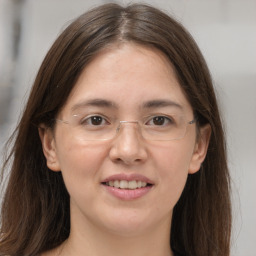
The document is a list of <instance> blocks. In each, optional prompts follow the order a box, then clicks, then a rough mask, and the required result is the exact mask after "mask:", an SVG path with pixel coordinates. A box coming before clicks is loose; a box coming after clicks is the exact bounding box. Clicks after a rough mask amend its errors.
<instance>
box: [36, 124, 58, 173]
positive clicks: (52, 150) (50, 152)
mask: <svg viewBox="0 0 256 256" xmlns="http://www.w3.org/2000/svg"><path fill="white" fill-rule="evenodd" d="M38 132H39V136H40V139H41V143H42V148H43V153H44V156H45V158H46V163H47V166H48V168H49V169H51V170H52V171H56V172H57V171H60V165H59V161H58V157H57V152H56V145H55V140H54V136H53V131H52V130H51V129H50V128H48V127H46V126H44V125H41V126H40V127H39V128H38Z"/></svg>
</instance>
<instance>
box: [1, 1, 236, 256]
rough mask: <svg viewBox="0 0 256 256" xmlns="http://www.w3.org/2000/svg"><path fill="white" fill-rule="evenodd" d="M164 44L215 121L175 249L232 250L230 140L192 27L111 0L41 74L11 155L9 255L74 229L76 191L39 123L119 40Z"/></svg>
mask: <svg viewBox="0 0 256 256" xmlns="http://www.w3.org/2000/svg"><path fill="white" fill-rule="evenodd" d="M120 41H121V42H134V43H137V44H140V45H144V46H149V47H154V48H157V49H159V50H161V51H162V52H163V53H164V54H165V55H166V56H167V57H168V58H169V60H170V62H171V63H172V65H173V66H174V68H175V71H176V75H177V78H178V80H179V82H180V85H181V87H182V89H183V91H184V94H185V95H186V97H187V99H188V100H189V102H190V104H191V106H192V108H193V110H194V113H195V115H196V117H197V120H198V125H199V126H203V125H205V124H206V123H208V124H210V126H211V128H212V136H211V139H210V144H209V149H208V153H207V156H206V159H205V161H204V163H203V164H202V167H201V169H200V171H199V172H198V173H196V174H193V175H189V177H188V180H187V184H186V186H185V189H184V191H183V193H182V195H181V198H180V200H179V201H178V203H177V205H176V206H175V208H174V212H173V220H172V226H171V241H170V245H171V247H172V249H173V250H174V251H175V252H177V253H178V254H181V255H196V256H206V255H207V256H216V255H218V256H228V255H229V251H230V233H231V206H230V184H229V173H228V168H227V160H226V148H225V139H224V135H223V128H222V124H221V120H220V115H219V110H218V106H217V102H216V97H215V94H214V89H213V85H212V80H211V77H210V74H209V71H208V68H207V65H206V63H205V61H204V58H203V57H202V55H201V53H200V50H199V49H198V47H197V45H196V43H195V42H194V40H193V39H192V37H191V36H190V34H189V33H188V32H187V31H186V30H185V29H184V28H183V26H182V25H181V24H179V23H178V22H177V21H175V20H174V19H172V18H171V17H169V16H168V15H166V14H165V13H163V12H162V11H160V10H158V9H155V8H153V7H150V6H148V5H143V4H133V5H130V6H127V7H121V6H119V5H117V4H106V5H102V6H100V7H97V8H95V9H93V10H91V11H89V12H87V13H85V14H83V15H81V16H80V17H79V18H78V19H76V20H75V21H74V22H73V23H71V24H70V25H69V26H68V27H67V28H66V29H65V30H64V31H63V33H62V34H61V35H60V36H59V37H58V39H57V40H56V41H55V43H54V44H53V46H52V48H51V49H50V50H49V52H48V54H47V56H46V57H45V59H44V61H43V63H42V65H41V68H40V70H39V72H38V75H37V77H36V79H35V82H34V85H33V88H32V91H31V94H30V97H29V99H28V102H27V105H26V107H25V110H24V113H23V116H22V118H21V120H20V122H19V124H18V126H17V129H16V131H15V133H14V135H13V136H12V139H13V146H12V148H11V152H10V153H9V155H8V156H7V158H6V159H5V163H4V166H3V172H4V170H5V171H6V169H7V167H8V165H10V166H11V168H10V176H9V180H8V184H7V188H6V191H5V195H4V200H3V204H2V215H1V218H2V220H1V231H0V232H1V236H0V254H1V255H6V254H8V255H12V256H14V255H19V256H20V255H37V254H38V253H40V252H43V251H46V250H49V249H52V248H54V247H56V246H58V245H59V244H61V243H62V242H63V241H64V240H65V239H66V238H67V237H68V236H69V231H70V212H69V195H68V193H67V191H66V188H65V185H64V182H63V179H62V176H61V173H56V172H52V171H50V170H49V169H48V168H47V166H46V160H45V157H44V155H43V152H42V147H41V142H40V138H39V135H38V126H39V124H42V123H44V124H45V125H46V126H48V127H54V121H53V120H54V117H55V116H56V115H57V113H58V112H59V111H60V109H61V108H62V107H63V105H64V103H65V102H66V100H67V97H68V96H69V94H70V92H71V90H72V88H73V87H74V85H75V83H76V81H77V79H78V77H79V75H80V74H81V72H82V71H83V69H84V68H85V67H86V65H87V64H88V63H89V62H90V61H91V60H92V59H93V58H94V57H95V55H96V54H97V53H99V51H101V50H102V49H103V48H104V47H106V46H107V45H109V44H113V43H116V42H120Z"/></svg>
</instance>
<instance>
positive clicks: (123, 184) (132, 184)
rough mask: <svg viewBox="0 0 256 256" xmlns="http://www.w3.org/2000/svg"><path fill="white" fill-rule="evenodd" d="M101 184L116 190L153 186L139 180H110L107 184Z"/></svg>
mask: <svg viewBox="0 0 256 256" xmlns="http://www.w3.org/2000/svg"><path fill="white" fill-rule="evenodd" d="M102 184H103V185H105V186H109V187H114V188H118V189H129V190H134V189H140V188H145V187H151V186H153V184H150V183H147V182H146V181H141V180H131V181H128V180H110V181H107V182H102Z"/></svg>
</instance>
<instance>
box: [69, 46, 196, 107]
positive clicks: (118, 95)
mask: <svg viewBox="0 0 256 256" xmlns="http://www.w3.org/2000/svg"><path fill="white" fill-rule="evenodd" d="M94 99H103V100H107V101H111V102H113V103H114V104H115V105H116V106H118V107H120V108H122V107H124V108H126V109H129V108H131V107H140V106H141V104H142V103H143V104H145V102H149V101H154V100H165V101H172V102H174V103H177V104H179V105H181V106H182V107H183V108H184V109H188V110H191V107H190V104H189V102H188V101H187V99H186V97H185V95H184V93H183V91H182V89H181V87H180V85H179V82H178V80H177V78H176V75H175V71H174V69H173V67H172V65H171V63H170V61H169V60H168V59H167V57H166V56H165V55H164V54H163V53H162V52H160V51H159V50H157V49H154V48H148V47H144V46H140V45H137V44H130V43H125V44H119V45H116V44H115V45H112V46H110V47H108V48H107V49H105V50H103V51H102V52H100V53H99V54H98V55H97V56H96V57H95V58H94V59H93V60H92V61H91V62H90V63H89V64H88V65H87V66H86V68H85V69H84V70H83V72H82V73H81V75H80V77H79V79H78V81H77V83H76V84H75V86H74V88H73V90H72V91H71V94H70V96H69V98H68V100H67V103H66V105H65V107H64V109H65V108H66V109H72V108H73V107H74V105H75V104H78V103H79V102H83V101H90V100H94Z"/></svg>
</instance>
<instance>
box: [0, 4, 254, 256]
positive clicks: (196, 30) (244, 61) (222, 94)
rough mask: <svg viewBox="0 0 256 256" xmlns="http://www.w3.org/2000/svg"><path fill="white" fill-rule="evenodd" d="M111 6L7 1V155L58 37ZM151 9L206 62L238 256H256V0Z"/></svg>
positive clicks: (1, 88) (1, 17)
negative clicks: (185, 34) (223, 144)
mask: <svg viewBox="0 0 256 256" xmlns="http://www.w3.org/2000/svg"><path fill="white" fill-rule="evenodd" d="M107 2H109V1H104V0H93V1H90V0H88V1H86V0H72V1H71V0H0V150H1V154H3V153H4V152H3V151H4V150H3V146H4V143H5V142H6V140H7V138H8V136H10V134H11V132H12V131H13V129H14V127H15V125H16V123H17V120H18V119H19V116H20V114H21V112H22V109H23V106H24V103H25V102H26V98H27V96H28V93H29V90H30V88H31V85H32V83H33V80H34V78H35V75H36V73H37V70H38V68H39V65H40V63H41V62H42V60H43V58H44V56H45V54H46V52H47V51H48V49H49V47H50V46H51V44H52V43H53V41H54V40H55V38H56V37H57V35H58V34H59V33H60V31H62V30H63V29H64V28H65V27H66V26H67V25H68V24H69V23H70V22H71V21H72V20H73V19H74V18H75V17H76V16H78V15H79V14H81V13H82V12H84V11H86V10H88V9H89V8H91V7H94V6H96V5H98V4H102V3H107ZM115 2H117V3H120V4H127V3H128V2H136V1H125V0H124V1H115ZM143 2H144V3H148V4H152V5H154V6H156V7H159V8H160V9H162V10H164V11H166V12H167V13H169V14H171V15H173V16H174V17H176V19H178V20H179V21H180V22H182V23H183V24H184V25H185V27H186V28H187V29H188V30H189V31H190V32H191V34H192V35H193V37H194V38H195V40H196V41H197V43H198V45H199V47H200V48H201V50H202V52H203V54H204V56H205V58H206V61H207V63H208V65H209V68H210V70H211V73H212V76H213V80H214V85H215V89H216V92H217V96H218V99H219V102H220V106H221V111H222V115H223V120H224V124H225V127H226V135H227V142H228V158H229V167H230V171H231V176H232V188H233V195H232V196H233V218H234V220H233V225H234V227H233V236H232V256H256V235H255V232H256V196H255V195H256V0H215V1H212V0H155V1H153V0H151V1H150V0H148V1H143ZM0 163H1V162H0Z"/></svg>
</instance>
